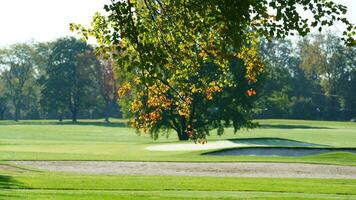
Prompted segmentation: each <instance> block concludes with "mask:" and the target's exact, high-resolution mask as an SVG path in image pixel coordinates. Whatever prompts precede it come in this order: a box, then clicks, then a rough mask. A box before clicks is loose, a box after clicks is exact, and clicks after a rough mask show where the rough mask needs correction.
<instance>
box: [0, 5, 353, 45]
mask: <svg viewBox="0 0 356 200" xmlns="http://www.w3.org/2000/svg"><path fill="white" fill-rule="evenodd" d="M334 1H335V2H337V3H341V4H343V5H346V6H347V7H348V8H349V14H348V18H349V20H350V21H351V22H352V23H354V24H356V0H334ZM107 2H109V0H0V46H5V45H9V44H12V43H16V42H26V41H30V40H36V41H50V40H54V39H56V38H58V37H62V36H69V35H75V34H73V33H71V32H70V31H69V23H71V22H74V23H81V24H83V25H89V23H90V21H91V17H92V16H93V14H94V13H95V12H96V11H100V10H102V8H103V6H104V4H105V3H107Z"/></svg>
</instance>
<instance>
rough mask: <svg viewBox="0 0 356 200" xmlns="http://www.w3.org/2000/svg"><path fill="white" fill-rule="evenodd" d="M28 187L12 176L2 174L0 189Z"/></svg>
mask: <svg viewBox="0 0 356 200" xmlns="http://www.w3.org/2000/svg"><path fill="white" fill-rule="evenodd" d="M25 188H26V187H25V186H24V185H23V184H22V183H20V182H18V181H16V180H15V179H14V178H13V177H11V176H6V175H0V189H25Z"/></svg>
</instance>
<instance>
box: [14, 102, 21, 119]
mask: <svg viewBox="0 0 356 200" xmlns="http://www.w3.org/2000/svg"><path fill="white" fill-rule="evenodd" d="M20 113H21V110H20V108H19V106H18V105H16V106H15V121H16V122H17V121H19V119H20Z"/></svg>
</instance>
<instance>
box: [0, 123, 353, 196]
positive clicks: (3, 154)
mask: <svg viewBox="0 0 356 200" xmlns="http://www.w3.org/2000/svg"><path fill="white" fill-rule="evenodd" d="M260 124H261V128H259V129H254V130H249V131H246V130H244V131H240V132H238V134H236V135H234V134H233V131H232V130H231V129H227V130H226V134H225V135H224V136H223V137H217V136H214V135H212V136H211V138H209V141H215V140H224V139H242V138H272V139H273V138H281V139H288V140H294V141H299V142H305V143H312V144H315V145H322V146H328V147H356V123H351V122H350V123H347V122H319V121H294V120H261V121H260ZM280 141H282V140H280ZM176 142H177V139H176V136H175V135H174V134H173V133H172V134H171V135H170V137H169V138H166V137H165V136H162V137H161V138H160V139H159V140H156V141H154V140H152V139H151V138H150V137H149V136H147V135H140V136H139V135H137V134H136V133H135V131H134V130H133V129H131V128H128V127H126V126H124V124H123V122H122V121H118V120H116V121H115V122H114V123H111V124H105V123H101V122H98V121H88V120H86V121H82V122H81V123H79V124H71V123H69V122H66V123H63V124H59V123H57V122H55V121H22V122H18V123H15V122H10V121H1V122H0V162H2V164H1V163H0V166H1V165H2V166H7V165H8V164H7V163H6V161H9V160H128V161H184V162H189V161H196V162H200V161H208V162H210V161H211V162H213V161H233V162H235V161H236V162H239V161H261V162H306V163H326V164H339V165H356V154H352V153H328V154H321V155H315V156H304V157H255V156H209V155H202V153H205V152H207V151H199V152H196V151H195V152H152V151H148V150H146V149H145V148H146V147H148V146H151V145H156V144H169V143H176ZM252 145H253V144H252ZM272 145H276V146H283V145H285V144H284V143H283V142H281V143H273V144H272ZM0 199H41V200H42V199H43V200H44V199H71V200H72V199H73V200H74V199H93V200H94V199H356V180H353V179H340V180H338V179H301V178H299V179H297V178H287V179H281V178H221V177H220V178H219V177H184V176H183V177H166V176H103V175H79V174H68V173H54V172H44V171H35V170H9V169H6V168H3V169H1V168H0Z"/></svg>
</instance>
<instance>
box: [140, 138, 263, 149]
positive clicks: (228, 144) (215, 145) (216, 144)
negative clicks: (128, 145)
mask: <svg viewBox="0 0 356 200" xmlns="http://www.w3.org/2000/svg"><path fill="white" fill-rule="evenodd" d="M248 146H251V145H247V144H241V143H237V142H232V141H229V140H222V141H213V142H209V141H208V143H207V144H194V143H183V144H177V143H176V144H161V145H154V146H149V147H147V148H146V149H147V150H149V151H201V150H212V149H225V148H234V147H248ZM253 146H259V145H253Z"/></svg>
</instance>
